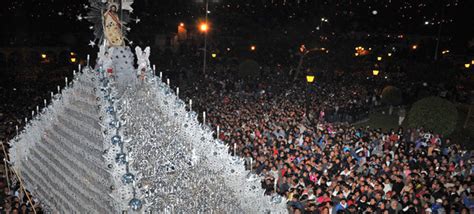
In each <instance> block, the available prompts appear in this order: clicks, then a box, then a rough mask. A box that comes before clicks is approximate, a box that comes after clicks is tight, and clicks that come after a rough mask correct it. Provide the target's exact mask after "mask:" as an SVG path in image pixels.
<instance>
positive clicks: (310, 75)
mask: <svg viewBox="0 0 474 214" xmlns="http://www.w3.org/2000/svg"><path fill="white" fill-rule="evenodd" d="M306 82H307V83H313V82H314V75H312V74H308V75H306Z"/></svg>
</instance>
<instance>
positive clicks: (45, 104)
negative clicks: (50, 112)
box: [43, 99, 48, 107]
mask: <svg viewBox="0 0 474 214" xmlns="http://www.w3.org/2000/svg"><path fill="white" fill-rule="evenodd" d="M43 103H44V107H46V106H47V105H48V102H46V99H44V100H43Z"/></svg>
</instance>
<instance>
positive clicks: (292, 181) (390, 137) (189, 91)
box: [0, 50, 474, 213]
mask: <svg viewBox="0 0 474 214" xmlns="http://www.w3.org/2000/svg"><path fill="white" fill-rule="evenodd" d="M160 54H163V55H168V58H169V61H168V62H167V63H165V62H161V63H159V65H160V66H159V67H162V68H167V69H169V72H167V71H165V72H164V75H165V76H166V77H169V78H170V79H171V80H172V85H175V86H179V87H180V88H181V89H182V91H183V93H182V94H183V95H184V98H185V99H193V103H194V109H195V110H199V111H206V112H207V115H208V118H209V119H208V120H207V122H208V123H209V125H211V126H213V127H216V126H219V127H220V132H219V133H217V134H216V137H218V138H219V139H220V140H222V141H223V142H225V143H227V144H228V145H230V148H231V149H230V151H229V152H230V153H232V154H233V155H238V156H241V157H243V158H244V159H245V160H246V167H247V169H248V170H251V172H252V173H255V174H257V175H260V176H262V178H263V180H262V188H264V189H265V192H266V194H268V195H272V196H275V195H280V196H282V197H284V198H285V199H286V200H287V204H288V209H289V211H290V213H443V212H444V213H448V212H449V213H453V212H454V213H470V212H473V210H474V195H473V194H474V193H473V192H472V191H471V189H473V188H474V186H473V185H472V183H473V182H472V178H473V173H474V168H473V166H474V165H473V162H472V161H473V158H471V154H472V153H471V152H470V151H465V150H463V149H462V148H461V147H460V146H459V145H457V144H452V143H451V142H450V139H449V138H446V137H445V136H440V135H438V134H437V133H433V132H432V131H430V130H427V129H424V128H423V127H418V128H416V129H407V130H404V129H403V128H400V129H398V130H381V129H377V127H357V126H355V125H352V124H354V123H355V122H357V121H360V120H363V119H365V118H367V116H368V113H369V112H370V111H372V110H373V109H378V108H379V107H381V106H382V105H383V104H382V102H381V91H382V89H383V87H384V86H386V85H389V84H390V85H395V86H398V87H399V88H401V89H403V90H402V91H403V93H404V95H405V96H404V98H405V99H404V100H405V101H406V102H407V101H408V102H409V101H410V100H415V99H416V96H418V94H419V92H420V91H421V90H424V89H427V91H426V92H425V95H426V93H427V94H431V95H442V94H444V93H442V92H443V91H445V88H443V86H430V87H426V84H422V82H416V81H408V80H407V79H408V78H407V75H406V73H405V72H400V71H397V72H393V73H388V74H386V75H385V76H386V77H383V76H382V77H373V76H370V75H367V72H366V71H365V70H363V69H358V68H345V69H343V70H342V71H341V70H339V69H338V70H336V69H326V70H325V71H324V72H320V73H317V77H316V78H317V80H316V83H315V84H311V85H309V84H306V82H305V80H304V76H303V75H304V74H303V73H304V72H301V73H300V75H301V76H297V77H296V78H295V76H294V75H295V72H296V65H294V64H295V61H297V60H298V58H297V55H295V56H293V57H289V58H288V59H286V60H285V57H281V56H280V55H278V54H276V52H272V51H271V50H270V52H263V51H262V52H261V53H259V54H261V55H262V56H263V55H264V57H266V60H265V63H264V64H261V65H260V68H259V74H258V75H256V76H255V77H254V78H245V77H242V76H241V75H239V64H238V63H239V62H240V61H239V60H235V61H232V60H224V59H221V60H215V61H213V62H211V63H210V64H209V67H208V69H207V72H208V73H206V74H205V75H204V74H201V64H200V63H199V62H201V61H200V60H199V58H200V55H199V53H198V52H193V51H187V52H184V53H179V54H176V55H172V53H171V54H170V53H167V52H163V53H157V55H160ZM253 57H255V58H258V57H259V56H253ZM164 58H165V57H163V59H164ZM295 80H296V81H295ZM55 84H56V83H51V84H46V85H48V87H49V88H48V89H41V88H35V87H34V85H29V86H27V85H25V86H24V87H18V88H15V89H14V90H12V89H11V88H0V92H1V93H0V95H1V96H2V99H3V100H9V102H7V103H4V104H3V106H0V108H1V112H2V114H0V120H1V122H2V126H3V128H4V131H3V136H1V138H3V140H4V142H6V141H7V140H9V139H11V138H12V137H14V136H15V134H16V131H15V125H17V124H18V125H20V128H21V123H22V121H23V118H24V117H25V116H28V115H29V114H30V112H31V111H32V110H34V108H35V106H36V105H41V104H42V98H44V97H46V96H47V95H48V94H49V93H47V92H48V90H50V89H52V88H55V87H54V86H55ZM42 87H44V86H42ZM18 94H22V96H21V97H20V96H17V95H18ZM26 96H27V97H30V99H25V97H26ZM445 96H447V97H448V98H449V97H450V98H451V99H456V97H457V95H456V92H455V91H448V93H447V95H445ZM0 140H1V139H0ZM234 146H235V150H234V149H233V148H234ZM3 175H4V176H3V177H5V174H3ZM10 178H14V176H10ZM6 184H7V182H6V180H5V179H3V180H2V182H1V183H0V187H2V188H4V191H3V192H2V194H3V196H5V197H2V198H6V200H4V201H3V205H2V208H3V211H5V212H6V213H29V212H31V210H32V207H34V206H35V205H33V206H32V205H30V203H29V200H28V197H26V196H25V195H24V191H22V189H21V188H19V185H18V184H16V183H15V182H10V186H7V185H6ZM33 202H34V204H37V203H36V201H35V200H34V199H33ZM36 206H37V205H36Z"/></svg>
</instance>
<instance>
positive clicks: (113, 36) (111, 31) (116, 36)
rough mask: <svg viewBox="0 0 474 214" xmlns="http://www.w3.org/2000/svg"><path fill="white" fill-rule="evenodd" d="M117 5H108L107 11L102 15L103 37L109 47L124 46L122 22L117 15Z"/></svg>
mask: <svg viewBox="0 0 474 214" xmlns="http://www.w3.org/2000/svg"><path fill="white" fill-rule="evenodd" d="M117 11H118V5H117V4H115V3H109V5H108V9H107V11H106V12H105V13H104V19H103V24H104V35H105V39H106V40H107V42H108V45H109V46H122V45H124V39H123V32H122V22H121V20H120V18H119V16H118V15H117Z"/></svg>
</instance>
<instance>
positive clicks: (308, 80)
mask: <svg viewBox="0 0 474 214" xmlns="http://www.w3.org/2000/svg"><path fill="white" fill-rule="evenodd" d="M306 83H307V84H306V94H305V96H306V105H305V111H306V118H307V119H308V121H311V120H310V118H309V106H310V99H309V95H310V93H309V89H310V85H311V84H313V83H314V75H313V74H311V73H308V74H307V75H306Z"/></svg>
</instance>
